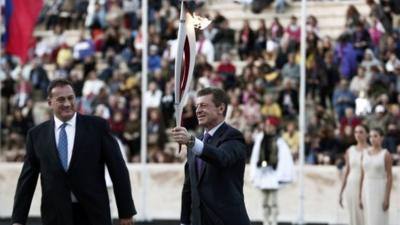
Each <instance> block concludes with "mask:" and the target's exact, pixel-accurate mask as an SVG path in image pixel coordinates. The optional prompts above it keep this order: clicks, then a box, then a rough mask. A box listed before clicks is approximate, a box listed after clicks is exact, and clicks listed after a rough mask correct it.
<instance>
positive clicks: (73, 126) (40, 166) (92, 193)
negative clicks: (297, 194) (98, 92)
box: [12, 79, 136, 225]
mask: <svg viewBox="0 0 400 225" xmlns="http://www.w3.org/2000/svg"><path fill="white" fill-rule="evenodd" d="M47 93H48V104H49V106H50V107H51V109H52V111H53V114H54V117H53V118H52V119H50V120H49V121H46V122H44V123H42V124H40V125H38V126H36V127H34V128H32V129H31V130H30V131H29V133H28V135H27V142H26V157H25V161H24V165H23V168H22V171H21V175H20V177H19V180H18V185H17V189H16V193H15V199H14V209H13V213H12V224H14V225H15V224H26V220H27V216H28V213H29V208H30V205H31V201H32V197H33V193H34V191H35V188H36V183H37V179H38V176H39V174H40V180H41V186H42V205H41V214H42V222H43V225H111V215H110V206H109V199H108V194H107V187H106V183H105V176H104V169H105V165H106V166H107V168H108V171H109V173H110V176H111V179H112V181H113V184H114V194H115V198H116V203H117V206H118V213H119V218H120V220H119V221H120V224H121V225H132V224H133V219H132V216H133V215H135V214H136V210H135V206H134V203H133V199H132V193H131V187H130V181H129V173H128V170H127V168H126V165H125V163H124V160H123V158H122V155H121V152H120V150H119V147H118V144H117V142H116V140H115V139H114V137H113V136H112V135H111V134H110V131H109V127H108V124H107V122H106V121H105V120H103V119H100V118H98V117H94V116H84V115H80V114H78V113H76V111H75V93H74V91H73V89H72V85H71V83H70V82H69V81H67V80H62V79H59V80H54V81H52V82H51V83H50V85H49V87H48V91H47Z"/></svg>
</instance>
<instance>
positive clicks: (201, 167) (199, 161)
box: [196, 133, 211, 177]
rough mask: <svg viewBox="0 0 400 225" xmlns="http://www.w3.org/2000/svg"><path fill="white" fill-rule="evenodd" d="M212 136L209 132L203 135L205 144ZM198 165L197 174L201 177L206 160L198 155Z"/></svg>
mask: <svg viewBox="0 0 400 225" xmlns="http://www.w3.org/2000/svg"><path fill="white" fill-rule="evenodd" d="M210 138H211V135H210V134H209V133H206V134H205V135H204V137H203V143H204V144H206V143H208V141H209V140H210ZM196 167H197V175H198V177H200V175H201V174H200V173H201V170H202V169H203V167H204V161H203V160H202V159H200V157H197V156H196Z"/></svg>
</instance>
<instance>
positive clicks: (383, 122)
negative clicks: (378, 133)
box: [365, 105, 389, 131]
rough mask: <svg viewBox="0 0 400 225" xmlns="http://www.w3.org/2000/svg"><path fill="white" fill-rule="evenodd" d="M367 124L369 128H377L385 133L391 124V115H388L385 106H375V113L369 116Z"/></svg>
mask: <svg viewBox="0 0 400 225" xmlns="http://www.w3.org/2000/svg"><path fill="white" fill-rule="evenodd" d="M365 122H366V124H367V125H368V127H377V128H379V129H382V130H383V131H384V130H386V128H387V125H388V122H389V115H388V114H387V112H386V109H385V107H384V106H383V105H377V106H375V110H374V113H373V114H371V115H369V116H368V117H367V118H366V120H365Z"/></svg>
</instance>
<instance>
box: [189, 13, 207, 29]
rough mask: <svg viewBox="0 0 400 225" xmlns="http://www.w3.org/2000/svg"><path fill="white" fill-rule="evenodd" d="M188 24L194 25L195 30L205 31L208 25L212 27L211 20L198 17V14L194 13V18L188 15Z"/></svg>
mask: <svg viewBox="0 0 400 225" xmlns="http://www.w3.org/2000/svg"><path fill="white" fill-rule="evenodd" d="M188 22H189V23H192V24H193V26H194V28H196V29H200V30H204V29H205V28H206V27H207V26H208V25H210V23H211V20H209V19H207V18H205V17H201V16H198V15H196V13H193V16H192V15H190V13H188Z"/></svg>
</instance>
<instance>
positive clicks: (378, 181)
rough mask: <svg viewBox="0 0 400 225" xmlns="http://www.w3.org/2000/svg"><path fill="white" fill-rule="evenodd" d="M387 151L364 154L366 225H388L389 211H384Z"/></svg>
mask: <svg viewBox="0 0 400 225" xmlns="http://www.w3.org/2000/svg"><path fill="white" fill-rule="evenodd" d="M385 154H386V150H382V151H380V152H379V153H377V154H374V155H371V154H369V153H368V152H364V156H363V157H364V158H363V162H362V165H363V169H364V182H363V189H362V191H363V193H362V199H363V205H364V220H365V225H388V221H389V218H388V217H389V214H388V210H387V211H383V201H384V196H385V190H386V180H387V179H386V170H385Z"/></svg>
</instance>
